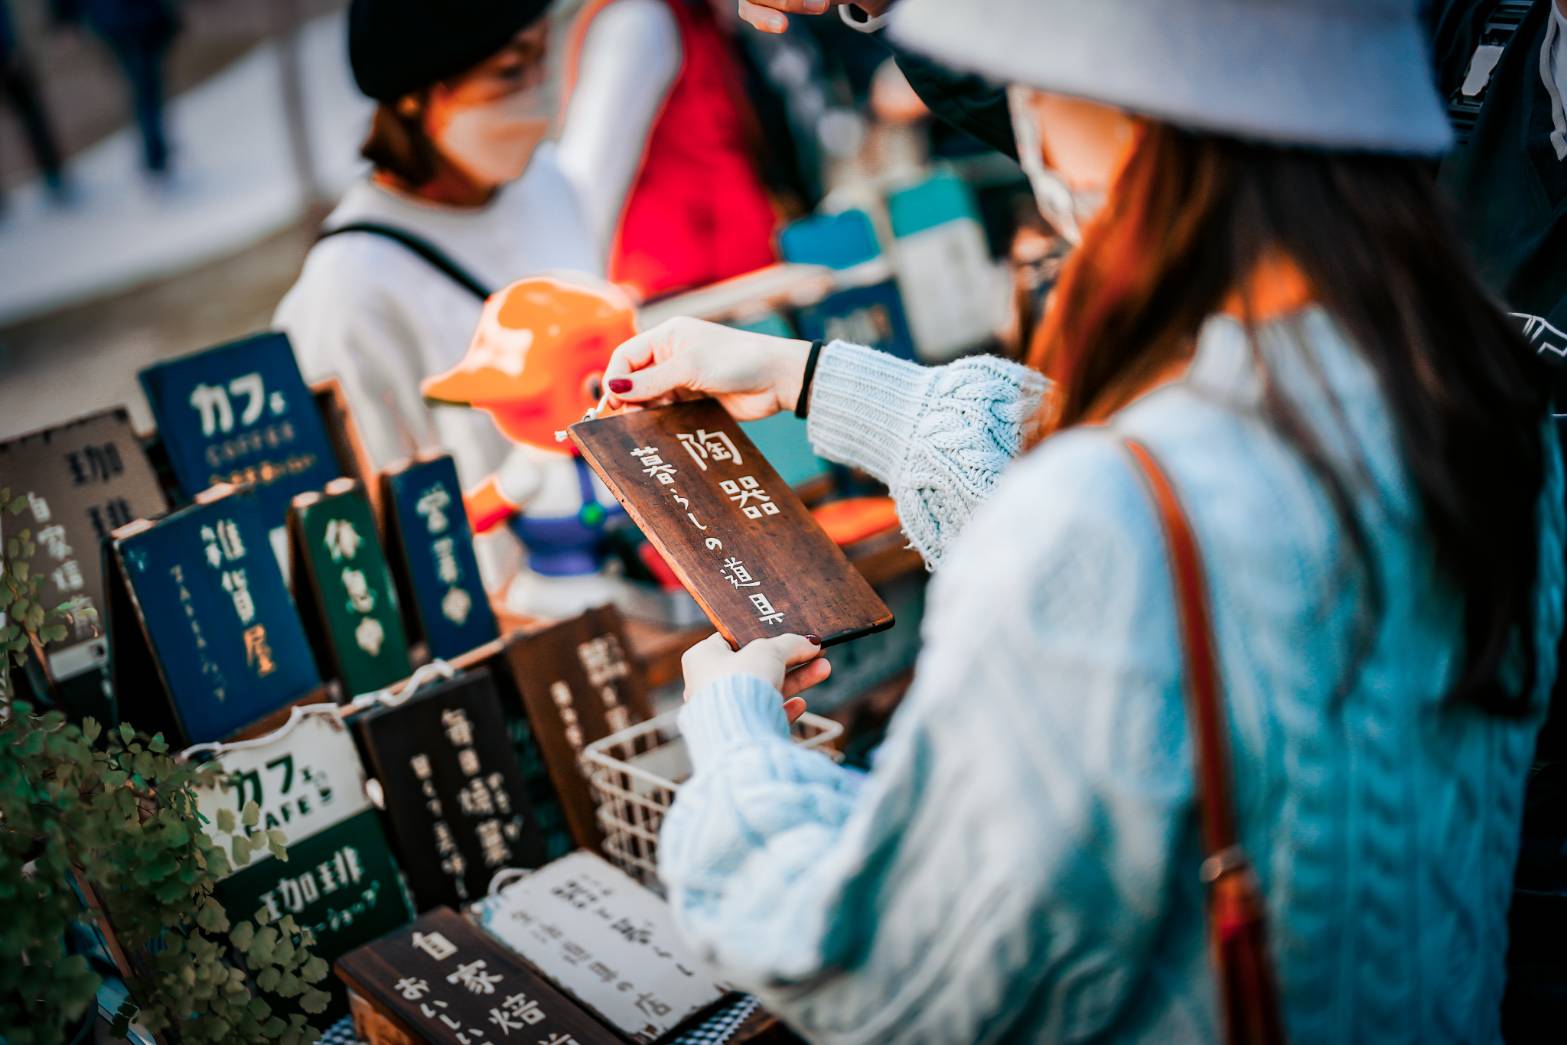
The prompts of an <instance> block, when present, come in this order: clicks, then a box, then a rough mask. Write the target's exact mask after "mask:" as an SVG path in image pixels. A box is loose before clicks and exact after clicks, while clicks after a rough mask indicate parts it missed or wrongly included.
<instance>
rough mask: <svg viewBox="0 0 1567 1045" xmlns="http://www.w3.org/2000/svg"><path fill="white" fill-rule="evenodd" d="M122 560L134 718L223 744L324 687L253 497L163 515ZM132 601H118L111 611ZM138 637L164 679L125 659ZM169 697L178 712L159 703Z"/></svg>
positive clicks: (128, 541)
mask: <svg viewBox="0 0 1567 1045" xmlns="http://www.w3.org/2000/svg"><path fill="white" fill-rule="evenodd" d="M113 555H114V556H115V558H116V560H117V564H118V568H120V569H121V570H122V571H123V574H124V579H125V582H126V584H127V586H128V589H129V606H128V607H127V608H128V609H129V610H130V611H132V618H131V619H113V620H111V632H112V633H114V642H113V646H112V649H113V654H112V656H113V657H114V658H116V659H118V660H121V661H122V663H120V664H117V665H115V670H114V676H115V680H116V696H117V698H118V701H119V705H120V713H121V715H122V716H123V717H125V718H126V719H129V720H130V721H132V722H135V723H138V724H142V723H146V722H149V721H162V720H164V719H165V718H166V717H167V715H166V714H165V712H172V714H173V717H174V719H175V727H176V728H177V729H178V732H179V734H180V737H179V741H180V742H183V743H187V744H199V743H205V742H208V741H214V740H222V739H224V738H226V737H228V736H230V735H232V734H233V733H234V732H235V731H236V730H238V729H240V728H241V727H243V726H246V725H249V724H250V723H251V722H254V721H255V720H256V719H258V718H261V717H262V716H264V715H266V714H269V713H270V712H273V711H276V710H277V709H278V708H281V707H283V706H285V705H287V704H290V703H292V702H294V701H296V700H299V699H300V698H302V697H304V696H306V695H307V694H309V693H310V692H311V691H312V690H314V689H315V688H316V687H318V686H319V685H320V684H321V679H320V676H319V675H318V674H317V673H316V667H315V660H314V659H313V658H312V657H311V655H310V644H309V642H308V641H307V640H306V638H305V631H304V628H303V626H302V625H301V624H300V620H299V613H298V611H297V610H296V609H295V606H294V600H293V599H292V598H291V597H290V596H289V593H288V588H287V587H286V586H285V585H284V583H283V573H282V569H281V567H279V565H278V561H277V558H276V557H275V556H274V555H273V554H272V547H271V545H270V543H269V542H268V539H267V526H266V524H265V523H264V522H263V521H262V515H261V505H260V502H259V500H258V497H257V495H256V494H255V493H254V492H249V491H247V492H242V493H236V494H231V495H229V496H227V497H222V498H219V499H217V500H215V501H213V502H211V503H209V504H200V505H195V506H193V507H190V508H186V509H183V510H181V511H177V512H174V513H173V514H171V515H168V516H165V517H164V518H163V519H162V520H160V521H158V522H157V523H155V524H153V525H151V526H149V527H148V528H146V529H144V530H141V531H140V532H138V533H136V534H134V535H132V536H129V537H125V538H123V539H121V540H119V541H116V542H114V545H113ZM125 605H126V604H125V603H124V602H118V603H117V602H116V601H114V600H111V603H110V606H111V614H113V613H118V612H121V610H120V607H122V606H125ZM137 639H141V640H144V642H143V644H144V645H145V646H147V647H150V652H151V655H152V665H151V666H153V667H155V669H156V673H157V675H156V676H150V677H139V676H138V672H137V669H138V667H139V664H138V663H137V662H135V661H133V660H132V659H131V658H129V657H126V656H125V653H126V651H127V649H128V648H129V647H130V646H131V645H134V644H136V641H135V640H137ZM158 676H161V679H162V681H163V683H164V687H163V689H164V690H165V694H166V696H160V694H159V687H158V685H157V682H158ZM160 699H166V700H167V701H168V703H169V707H168V708H159V707H152V706H150V705H151V704H152V703H153V702H155V701H158V700H160ZM142 710H146V711H147V715H146V716H145V717H144V716H143V715H142V714H141V711H142ZM143 728H150V727H148V726H143ZM171 739H172V738H171Z"/></svg>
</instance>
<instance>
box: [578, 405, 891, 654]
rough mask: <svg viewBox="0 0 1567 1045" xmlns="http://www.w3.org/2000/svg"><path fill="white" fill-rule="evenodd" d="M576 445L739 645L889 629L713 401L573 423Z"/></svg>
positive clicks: (838, 555) (832, 639)
mask: <svg viewBox="0 0 1567 1045" xmlns="http://www.w3.org/2000/svg"><path fill="white" fill-rule="evenodd" d="M571 438H572V440H573V441H574V442H575V443H576V444H577V446H578V447H579V448H580V449H581V450H582V453H583V455H584V456H585V457H586V458H587V459H588V462H589V463H590V464H592V465H593V468H594V470H595V471H597V472H598V474H599V475H600V476H601V477H602V478H603V480H604V483H605V485H607V486H608V487H609V488H610V490H611V491H613V492H614V494H615V496H616V497H617V498H619V500H620V503H621V504H623V505H625V506H626V511H627V512H629V513H630V515H631V518H632V519H633V520H634V521H635V522H636V524H637V525H638V526H640V527H641V528H642V531H643V532H644V533H645V534H647V536H648V539H649V540H650V541H652V542H653V544H654V545H655V546H656V547H657V548H658V550H659V551H660V552H662V553H663V555H664V558H665V559H667V560H668V561H669V564H670V566H672V567H673V568H674V570H675V573H676V574H678V575H679V577H680V580H681V582H682V583H684V584H685V586H686V588H687V589H688V590H689V591H690V592H691V594H692V596H693V597H695V599H696V601H697V602H698V603H699V604H701V606H702V609H703V611H705V612H706V613H707V616H708V619H709V620H711V621H712V622H713V625H714V626H715V627H717V628H718V630H719V631H720V632H721V633H722V634H723V636H724V638H726V639H728V640H729V644H730V645H731V646H734V647H735V648H737V649H738V648H739V647H740V646H743V645H744V644H745V643H747V642H750V641H752V640H753V639H765V638H772V637H773V636H776V635H785V634H796V635H816V636H817V637H819V638H820V639H821V640H822V644H823V645H827V646H830V645H832V644H834V643H837V642H846V641H848V640H849V639H854V638H858V637H859V636H861V635H865V634H868V633H870V632H873V631H881V630H883V629H884V628H890V627H891V626H892V611H890V610H889V609H887V606H886V604H885V603H883V602H882V601H881V599H880V598H878V597H877V595H876V592H875V591H874V590H872V588H871V586H870V585H869V584H868V583H866V581H865V578H864V577H862V576H861V575H860V573H859V571H857V570H856V569H855V568H854V567H853V566H852V565H850V563H849V560H848V559H847V558H845V557H844V554H843V552H842V551H841V550H840V549H839V548H838V546H837V545H836V544H834V543H833V541H832V538H830V537H828V536H827V534H826V533H824V532H823V531H822V528H821V527H820V526H819V525H817V523H816V520H815V519H813V518H812V517H811V513H810V510H809V509H807V508H806V507H805V505H804V503H802V502H801V500H800V498H799V497H798V496H796V495H795V493H794V491H793V490H791V489H790V488H789V485H788V484H787V483H786V482H784V480H783V479H782V478H781V477H780V476H779V475H778V473H777V472H776V471H774V470H773V467H772V466H771V465H770V464H768V463H767V459H766V458H764V457H763V456H762V455H761V453H760V452H759V451H758V450H757V449H756V446H755V445H754V444H753V443H752V442H751V440H750V439H748V438H746V435H745V433H744V432H742V431H741V430H740V426H739V425H738V424H736V423H735V421H734V419H733V418H731V417H730V416H729V414H728V412H727V411H725V410H724V408H723V407H721V406H719V405H718V403H717V402H715V401H714V400H711V399H703V400H698V401H696V402H690V403H676V404H674V405H673V406H668V407H662V408H659V409H656V410H643V411H638V412H637V413H631V414H621V415H619V416H616V417H609V418H604V419H603V420H595V421H584V422H581V423H579V424H576V425H573V426H572V428H571Z"/></svg>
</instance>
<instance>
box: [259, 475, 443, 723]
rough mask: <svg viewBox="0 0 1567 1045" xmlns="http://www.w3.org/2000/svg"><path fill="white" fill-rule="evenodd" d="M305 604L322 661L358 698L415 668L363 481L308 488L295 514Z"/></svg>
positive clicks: (298, 577) (292, 528)
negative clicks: (314, 489)
mask: <svg viewBox="0 0 1567 1045" xmlns="http://www.w3.org/2000/svg"><path fill="white" fill-rule="evenodd" d="M289 543H290V545H291V547H292V552H291V554H292V556H293V563H294V565H293V568H292V569H291V570H290V571H289V572H290V573H291V574H292V575H293V577H294V580H295V590H296V591H297V592H298V593H299V603H300V610H301V612H302V613H304V615H305V617H306V619H308V620H309V621H310V622H311V624H312V625H313V626H312V627H311V628H310V634H311V636H312V638H313V640H314V641H315V643H316V647H317V653H318V655H319V657H320V662H321V665H322V668H323V669H325V670H326V671H329V672H330V673H331V674H332V675H333V676H334V677H336V678H337V679H339V680H340V681H341V682H342V684H343V695H344V696H345V697H355V696H358V695H360V694H362V693H371V692H374V691H375V690H378V689H384V688H386V687H387V686H390V685H391V684H392V683H394V682H397V681H399V680H401V679H405V678H407V677H408V674H409V672H410V671H412V670H413V665H412V662H411V661H410V660H409V656H408V637H407V635H406V634H405V632H404V630H403V615H402V610H401V607H400V606H399V603H398V599H397V587H396V585H395V584H394V583H393V581H392V571H391V569H390V567H388V565H387V562H386V553H385V552H384V551H383V550H382V548H381V539H380V538H379V537H378V536H377V535H376V527H375V515H374V513H373V512H372V510H371V508H370V502H369V501H368V500H366V499H365V495H364V491H363V488H362V487H360V485H359V484H358V483H357V482H355V481H354V480H352V479H335V480H333V481H332V482H330V483H328V484H327V487H326V490H325V491H324V492H322V493H307V494H301V495H300V496H299V497H296V498H295V499H294V507H293V511H292V513H291V514H290V516H289Z"/></svg>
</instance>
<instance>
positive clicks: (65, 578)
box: [0, 407, 168, 687]
mask: <svg viewBox="0 0 1567 1045" xmlns="http://www.w3.org/2000/svg"><path fill="white" fill-rule="evenodd" d="M0 486H8V487H10V488H11V494H12V496H13V497H18V498H21V499H23V500H25V501H26V502H27V507H26V508H24V509H23V510H22V514H21V515H20V516H16V517H14V518H12V519H11V520H9V521H10V523H11V531H12V533H13V534H14V533H15V532H16V531H17V530H21V529H26V530H29V531H31V533H32V537H33V540H34V542H36V543H37V545H38V551H37V552H36V553H35V554H34V555H33V557H32V559H30V560H29V561H28V564H27V565H28V569H29V571H30V572H31V574H32V575H34V576H38V577H40V578H42V583H41V584H40V586H39V596H40V605H41V606H42V607H43V609H44V610H45V611H46V612H51V611H53V610H56V609H58V608H60V607H62V606H63V607H65V608H66V611H67V612H68V614H69V620H68V621H67V623H66V629H67V630H66V634H65V635H64V637H61V638H57V639H55V640H53V641H50V642H47V643H46V644H45V647H44V650H45V653H46V656H45V658H44V660H43V664H44V669H45V672H46V673H47V675H48V677H49V681H50V682H51V683H55V684H58V683H60V682H63V681H65V680H67V679H71V678H74V677H76V676H78V675H81V674H83V673H84V672H89V671H92V670H93V669H95V668H98V667H100V666H101V665H102V664H103V663H104V662H105V661H106V660H107V659H108V654H109V644H108V640H107V638H106V637H105V632H104V619H103V615H104V614H106V613H107V603H106V602H105V588H104V577H103V555H102V552H101V551H100V548H101V545H102V543H103V541H104V539H105V538H107V537H108V536H109V534H110V533H111V532H112V531H114V530H116V529H118V528H119V527H121V526H124V525H126V524H127V523H130V522H132V521H134V520H136V519H145V518H149V517H151V516H154V515H162V514H163V513H164V512H165V511H167V510H168V502H167V501H166V500H165V498H164V496H163V490H162V489H161V488H160V487H159V485H158V479H157V476H156V475H155V474H154V473H153V470H152V466H151V465H150V464H148V462H147V456H146V454H144V453H143V452H142V448H141V443H140V442H139V441H138V440H137V438H136V433H135V432H134V431H133V430H132V429H131V421H130V416H129V415H128V414H127V413H126V412H125V410H124V408H123V407H116V408H115V409H113V410H105V411H103V412H102V413H97V414H91V415H89V416H87V417H82V418H78V419H77V420H75V421H69V422H67V423H65V424H63V425H57V426H55V427H53V428H47V429H44V430H43V431H40V432H33V433H31V434H29V435H23V436H18V437H17V438H15V439H10V440H7V441H6V442H4V443H0ZM96 685H97V684H96V682H95V683H94V686H95V687H96Z"/></svg>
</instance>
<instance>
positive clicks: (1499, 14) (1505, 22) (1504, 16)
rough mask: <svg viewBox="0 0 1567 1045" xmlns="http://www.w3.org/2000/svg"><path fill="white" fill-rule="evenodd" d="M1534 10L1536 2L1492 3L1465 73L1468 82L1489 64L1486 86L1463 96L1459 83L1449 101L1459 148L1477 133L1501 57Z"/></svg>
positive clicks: (1509, 0) (1499, 0) (1494, 0)
mask: <svg viewBox="0 0 1567 1045" xmlns="http://www.w3.org/2000/svg"><path fill="white" fill-rule="evenodd" d="M1533 6H1534V0H1490V11H1489V13H1488V14H1487V15H1486V17H1485V21H1484V22H1483V23H1482V24H1481V29H1480V36H1479V39H1478V40H1477V41H1476V44H1475V51H1474V54H1473V55H1472V56H1471V57H1470V59H1469V69H1468V70H1467V71H1466V73H1465V79H1466V80H1467V79H1468V76H1469V74H1470V73H1475V72H1478V70H1476V69H1475V68H1474V66H1475V65H1476V64H1477V63H1479V62H1481V61H1482V57H1483V58H1484V61H1486V62H1487V63H1488V64H1489V65H1490V68H1489V69H1487V70H1486V72H1485V77H1486V79H1485V82H1484V83H1483V84H1481V85H1480V86H1479V89H1478V90H1474V91H1472V92H1471V93H1468V94H1466V93H1464V89H1463V85H1462V84H1461V83H1460V84H1459V85H1458V86H1456V87H1454V88H1453V93H1452V94H1450V95H1449V96H1448V99H1447V117H1448V119H1449V121H1451V122H1452V125H1453V133H1454V135H1455V137H1456V138H1457V140H1458V144H1459V145H1464V144H1467V143H1468V141H1469V136H1470V135H1471V134H1473V133H1474V127H1475V123H1476V122H1477V121H1478V120H1479V119H1480V110H1481V109H1482V108H1483V107H1484V106H1485V96H1486V92H1487V91H1488V90H1489V89H1490V86H1491V82H1490V78H1491V76H1492V75H1493V74H1494V73H1495V71H1496V66H1497V65H1498V64H1500V62H1501V54H1502V52H1503V51H1505V50H1506V49H1507V45H1508V44H1510V43H1512V42H1513V37H1514V36H1516V35H1518V27H1519V26H1520V25H1522V24H1523V20H1524V19H1525V18H1526V17H1528V14H1529V10H1530V8H1532V7H1533Z"/></svg>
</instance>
